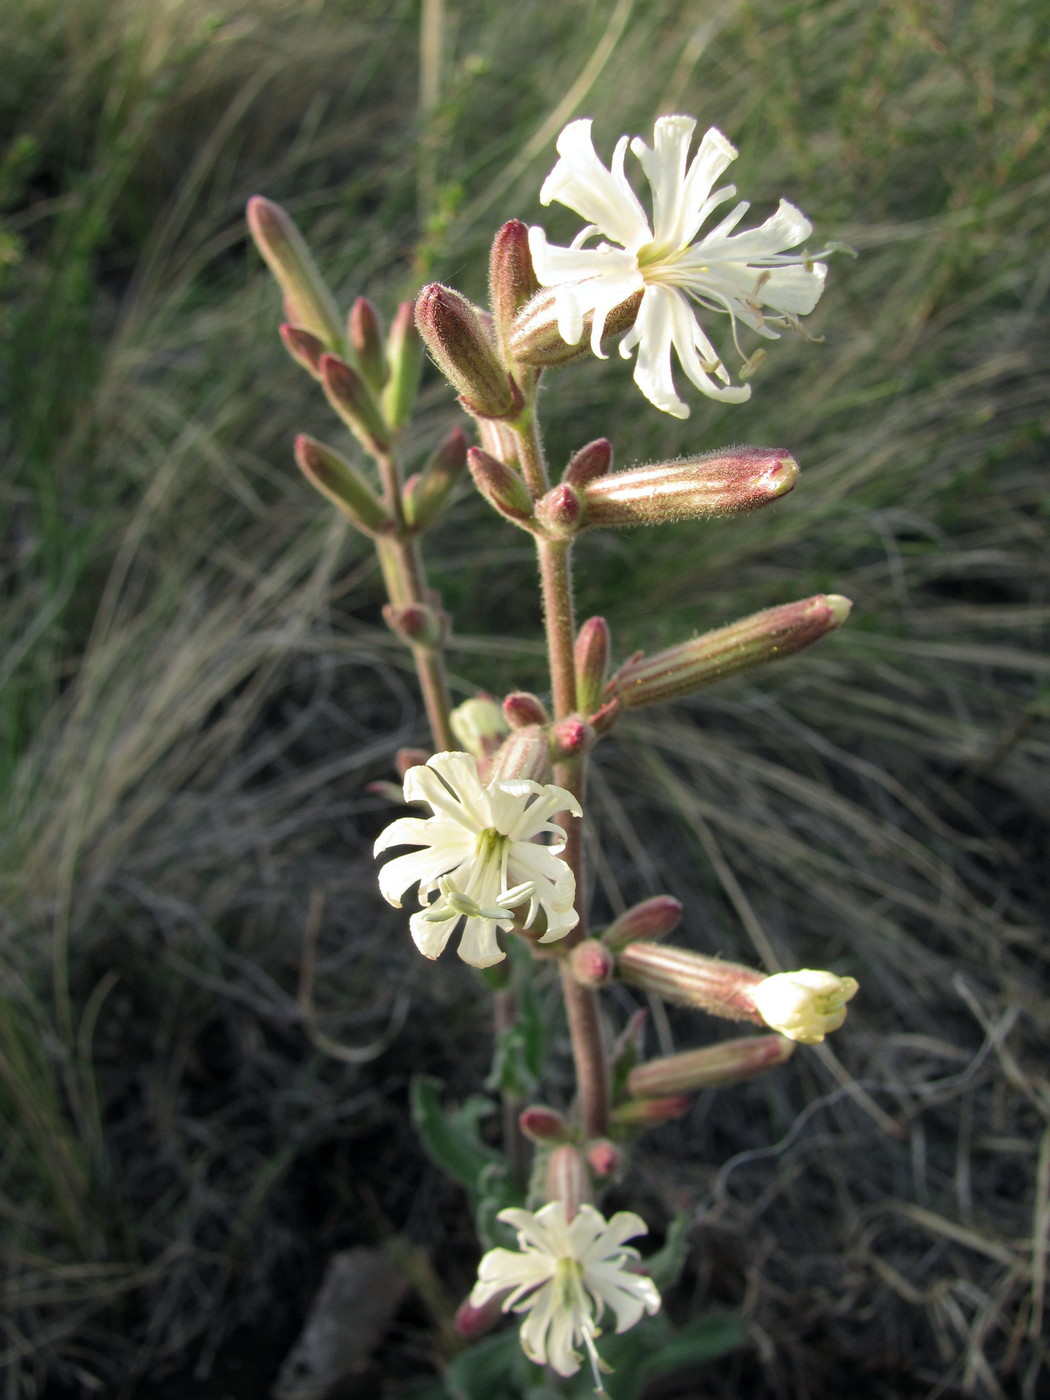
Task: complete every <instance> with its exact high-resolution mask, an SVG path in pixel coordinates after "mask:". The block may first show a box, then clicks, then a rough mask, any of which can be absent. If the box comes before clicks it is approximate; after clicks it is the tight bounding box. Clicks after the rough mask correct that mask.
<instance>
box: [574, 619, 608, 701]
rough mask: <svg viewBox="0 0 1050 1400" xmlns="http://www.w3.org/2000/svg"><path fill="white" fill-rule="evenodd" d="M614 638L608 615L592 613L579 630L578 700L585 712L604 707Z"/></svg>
mask: <svg viewBox="0 0 1050 1400" xmlns="http://www.w3.org/2000/svg"><path fill="white" fill-rule="evenodd" d="M610 647H611V640H610V636H609V624H608V623H607V622H606V620H605V618H604V617H589V618H588V619H587V621H586V622H585V623H584V624H583V626H582V627H581V628H580V630H579V632H578V633H577V634H576V646H575V648H574V650H573V660H574V662H575V667H576V703H577V704H578V705H579V707H580V709H581V710H582V711H583V713H584V714H585V715H589V714H590V713H591V712H592V710H597V709H599V708H600V707H601V703H602V692H603V691H604V690H605V678H606V676H607V674H608V671H609V649H610Z"/></svg>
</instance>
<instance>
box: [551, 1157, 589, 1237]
mask: <svg viewBox="0 0 1050 1400" xmlns="http://www.w3.org/2000/svg"><path fill="white" fill-rule="evenodd" d="M547 1199H548V1201H561V1202H563V1203H564V1206H565V1218H566V1220H572V1219H573V1217H574V1216H575V1215H576V1213H577V1212H578V1211H579V1209H580V1206H582V1205H584V1204H585V1203H589V1202H590V1201H591V1183H590V1179H589V1177H588V1175H587V1168H586V1167H585V1166H584V1162H583V1158H582V1157H581V1156H580V1151H579V1148H577V1147H571V1146H569V1145H568V1144H566V1145H565V1146H563V1147H556V1148H555V1149H554V1151H553V1152H552V1153H551V1155H550V1157H549V1158H548V1159H547Z"/></svg>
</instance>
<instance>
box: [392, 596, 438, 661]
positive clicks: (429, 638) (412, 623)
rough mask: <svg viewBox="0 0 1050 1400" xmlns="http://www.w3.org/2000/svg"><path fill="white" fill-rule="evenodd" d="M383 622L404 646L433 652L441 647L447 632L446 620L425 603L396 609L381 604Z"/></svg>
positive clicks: (411, 604) (410, 604)
mask: <svg viewBox="0 0 1050 1400" xmlns="http://www.w3.org/2000/svg"><path fill="white" fill-rule="evenodd" d="M383 621H384V622H385V623H386V625H387V626H388V627H389V628H390V630H391V632H393V634H394V636H395V637H400V638H401V640H402V641H403V642H404V643H405V645H406V646H410V647H423V648H425V649H427V650H429V651H434V650H436V649H437V648H438V647H440V646H442V645H443V643H444V641H445V637H446V634H447V632H448V618H447V617H446V615H445V614H444V613H442V612H440V611H439V610H438V609H437V608H432V607H430V606H429V605H428V604H427V603H409V604H408V606H407V607H403V608H398V607H395V606H394V604H393V603H384V604H383Z"/></svg>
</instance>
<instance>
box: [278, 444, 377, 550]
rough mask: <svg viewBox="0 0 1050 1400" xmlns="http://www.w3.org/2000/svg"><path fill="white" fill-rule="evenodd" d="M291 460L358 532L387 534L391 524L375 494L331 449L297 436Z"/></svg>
mask: <svg viewBox="0 0 1050 1400" xmlns="http://www.w3.org/2000/svg"><path fill="white" fill-rule="evenodd" d="M295 460H296V462H297V463H298V466H299V470H300V471H301V472H302V474H303V475H304V476H305V477H306V479H307V481H309V482H310V484H311V486H315V487H316V488H317V490H318V491H320V493H321V495H322V496H327V497H328V499H329V500H330V501H331V502H332V504H333V505H335V506H338V507H339V509H340V510H341V511H342V513H343V514H344V515H345V516H346V518H347V519H348V520H349V521H351V522H352V524H354V525H356V526H357V528H358V529H359V530H362V531H364V533H365V534H367V535H379V534H383V533H385V532H386V531H388V530H389V528H390V523H391V522H390V520H389V519H388V517H387V513H386V511H385V510H384V509H383V506H382V504H381V503H380V501H379V500H378V499H377V498H376V496H375V493H374V492H373V491H372V489H371V487H370V486H369V485H368V483H367V482H366V481H365V479H364V477H362V476H361V474H360V473H359V472H358V471H357V469H356V467H353V466H351V464H350V463H349V462H348V461H347V460H346V458H345V457H343V456H340V454H339V453H338V452H336V450H335V448H333V447H327V446H326V445H325V444H324V443H323V442H318V441H317V440H316V438H312V437H307V436H306V434H305V433H300V435H299V436H298V437H297V438H296V439H295Z"/></svg>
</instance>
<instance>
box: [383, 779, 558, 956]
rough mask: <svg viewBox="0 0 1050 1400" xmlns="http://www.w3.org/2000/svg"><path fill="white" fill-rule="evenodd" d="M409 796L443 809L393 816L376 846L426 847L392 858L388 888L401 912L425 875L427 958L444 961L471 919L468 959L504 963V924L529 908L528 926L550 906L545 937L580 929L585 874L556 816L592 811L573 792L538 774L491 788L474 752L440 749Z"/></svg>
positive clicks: (410, 783) (419, 940) (422, 941)
mask: <svg viewBox="0 0 1050 1400" xmlns="http://www.w3.org/2000/svg"><path fill="white" fill-rule="evenodd" d="M405 801H406V802H426V803H427V804H428V805H429V806H430V808H431V810H432V811H433V813H434V815H433V816H431V817H426V818H423V817H400V818H399V819H398V820H397V821H395V822H391V824H390V825H389V826H388V827H387V828H386V830H385V831H384V832H383V833H382V834H381V835H380V837H379V839H378V841H376V844H375V853H376V855H378V854H379V853H380V851H385V850H387V848H388V847H390V846H422V847H423V848H424V849H423V850H420V851H413V852H411V853H410V854H409V855H404V856H395V857H394V859H393V860H390V861H387V863H386V864H385V865H384V866H383V868H382V869H381V870H380V872H379V888H380V890H381V891H382V893H383V897H384V899H386V900H388V901H389V902H390V903H391V904H393V905H394V906H395V907H396V908H398V909H400V907H401V897H402V895H403V894H404V893H405V891H406V890H407V889H408V888H409V887H410V886H411V885H414V884H416V883H417V882H418V884H419V902H420V904H421V905H422V906H423V908H422V909H421V910H420V912H419V913H417V914H413V915H412V918H411V919H410V921H409V924H410V927H411V930H412V937H413V939H414V940H415V944H416V947H417V948H418V949H419V951H420V952H421V953H422V954H423V955H424V956H425V957H428V958H436V957H437V956H438V955H439V954H440V953H441V952H442V950H443V949H444V947H445V944H446V943H447V942H448V940H449V937H450V935H451V934H452V931H453V930H454V929H455V928H456V927H457V926H458V924H459V922H460V920H461V919H464V918H465V920H466V922H465V924H464V928H463V937H462V939H461V941H460V945H459V956H460V957H461V958H462V959H463V960H464V961H465V962H468V963H471V964H472V965H473V966H474V967H489V966H491V964H492V963H497V962H500V961H501V960H502V958H504V957H505V956H506V955H505V954H504V952H503V950H502V949H501V948H500V946H499V943H498V942H497V939H496V930H497V928H502V929H509V928H511V927H512V926H513V924H514V922H515V918H516V915H515V911H516V910H520V909H521V907H522V906H523V905H528V911H527V914H526V917H525V919H524V926H525V927H526V928H529V927H531V926H532V925H533V923H534V922H535V920H536V917H537V915H538V914H539V911H540V910H542V911H543V913H544V915H545V917H546V921H547V927H546V931H545V932H544V933H543V935H542V937H541V938H540V939H539V940H538V941H539V942H540V943H553V942H554V941H555V940H556V939H558V938H564V936H565V935H566V934H567V933H568V932H569V930H570V929H572V928H575V926H576V924H577V922H578V915H577V914H576V911H575V909H574V908H573V900H574V898H575V895H576V881H575V878H574V877H573V873H572V871H571V870H570V869H569V867H568V866H567V865H566V864H565V862H564V861H563V860H561V859H560V858H559V855H558V853H559V852H560V851H561V850H563V849H564V846H565V833H564V832H563V831H562V830H561V828H560V827H558V826H556V825H555V823H554V822H552V821H551V820H550V818H551V817H552V816H553V815H554V813H555V812H561V811H566V810H567V811H570V812H572V813H573V815H574V816H577V817H578V816H581V815H582V813H581V811H580V804H579V803H578V802H577V801H576V798H575V797H573V795H572V793H571V792H566V790H565V789H564V788H560V787H554V786H553V785H550V784H548V785H544V784H542V783H536V782H533V781H532V780H531V779H528V778H513V779H497V780H496V781H495V782H492V783H489V785H488V786H487V787H486V786H484V785H483V784H482V782H481V779H480V778H479V776H478V766H477V763H476V762H475V761H474V759H473V758H472V757H471V756H470V754H466V753H436V754H434V756H433V758H430V759H428V760H427V763H426V765H425V766H423V765H420V766H419V767H417V768H410V769H409V770H408V772H407V773H406V774H405ZM540 835H550V836H553V837H554V840H553V841H552V842H551V844H550V845H538V844H537V843H536V842H535V841H534V840H533V838H534V837H536V836H540ZM431 895H436V897H435V898H434V899H430V898H429V896H431Z"/></svg>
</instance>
